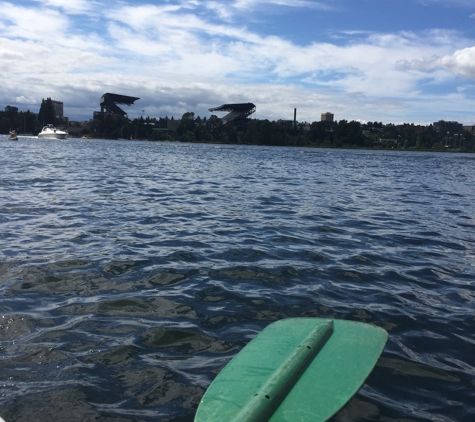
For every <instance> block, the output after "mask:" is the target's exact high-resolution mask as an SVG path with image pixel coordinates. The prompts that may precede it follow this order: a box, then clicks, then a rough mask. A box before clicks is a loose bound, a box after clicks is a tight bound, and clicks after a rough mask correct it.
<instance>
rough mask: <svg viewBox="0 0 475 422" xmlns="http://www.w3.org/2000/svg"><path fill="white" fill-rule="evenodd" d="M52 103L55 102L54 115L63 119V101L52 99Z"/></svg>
mask: <svg viewBox="0 0 475 422" xmlns="http://www.w3.org/2000/svg"><path fill="white" fill-rule="evenodd" d="M51 104H53V110H54V117H55V118H56V119H58V120H62V119H63V102H62V101H55V100H51Z"/></svg>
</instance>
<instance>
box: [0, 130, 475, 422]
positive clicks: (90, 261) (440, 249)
mask: <svg viewBox="0 0 475 422" xmlns="http://www.w3.org/2000/svg"><path fill="white" fill-rule="evenodd" d="M0 169H1V173H0V204H1V207H0V256H1V262H0V318H1V319H0V326H1V327H0V416H1V417H3V418H4V419H5V420H6V421H7V422H20V421H33V420H38V421H48V422H56V421H58V422H59V421H93V420H94V421H101V422H106V421H107V422H112V421H120V422H125V421H156V420H162V421H180V422H183V421H192V420H193V416H194V413H195V410H196V408H197V405H198V403H199V401H200V398H201V396H202V395H203V393H204V391H205V390H206V388H207V387H208V385H209V384H210V383H211V381H212V380H213V379H214V377H215V376H216V374H217V373H218V372H219V371H220V369H221V368H222V367H223V366H224V365H225V364H226V363H227V362H228V361H229V360H230V359H231V358H232V357H233V356H234V355H235V354H236V353H237V352H238V351H239V350H241V349H242V347H244V345H245V344H246V343H247V342H248V341H249V340H250V339H251V338H253V337H254V336H255V335H256V334H257V333H258V332H259V331H260V330H262V329H263V328H264V327H265V326H267V325H268V324H269V323H270V322H272V321H275V320H278V319H281V318H286V317H300V316H312V317H325V318H341V319H349V320H354V321H364V322H368V323H372V324H376V325H378V326H381V327H383V328H385V329H386V330H387V331H388V333H389V340H388V343H387V345H386V348H385V350H384V352H383V354H382V357H381V359H380V360H379V363H378V365H377V366H376V367H375V369H374V371H373V372H372V374H371V375H370V377H369V378H368V380H367V382H366V384H365V385H364V386H363V388H362V389H361V390H360V391H359V393H358V394H357V395H356V396H355V397H354V398H353V399H352V400H351V401H350V402H349V404H348V405H347V406H346V407H345V408H344V409H343V410H342V411H341V412H340V413H339V414H338V415H336V416H335V418H334V419H333V420H334V421H338V422H343V421H347V422H348V421H385V422H396V421H397V422H402V421H404V422H408V421H428V420H430V421H473V420H475V381H474V380H475V353H474V351H475V334H474V333H475V189H474V187H475V155H463V154H445V153H415V152H397V151H394V152H391V151H348V150H325V149H304V148H269V147H256V146H228V145H198V144H181V143H152V142H127V141H106V140H79V139H69V140H65V141H58V140H40V139H36V138H20V140H19V141H18V142H11V141H8V140H7V137H6V136H2V137H0Z"/></svg>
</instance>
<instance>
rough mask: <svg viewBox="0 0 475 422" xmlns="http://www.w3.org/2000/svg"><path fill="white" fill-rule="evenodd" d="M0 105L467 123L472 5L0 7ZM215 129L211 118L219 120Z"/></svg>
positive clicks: (290, 2) (473, 97) (356, 1)
mask: <svg viewBox="0 0 475 422" xmlns="http://www.w3.org/2000/svg"><path fill="white" fill-rule="evenodd" d="M0 76H1V81H2V83H1V84H0V107H1V108H4V107H5V106H6V105H12V106H17V107H18V108H19V109H20V110H24V111H26V110H28V109H29V110H30V111H33V112H38V111H39V107H40V104H41V100H42V98H47V97H51V98H53V99H55V100H58V101H63V102H64V112H65V115H66V116H68V117H69V118H70V119H71V120H89V119H90V118H92V113H93V111H94V110H99V108H100V107H99V99H100V97H101V96H102V94H104V93H106V92H112V93H117V94H124V95H131V96H136V97H140V100H139V101H137V102H136V103H135V105H133V106H131V107H126V108H125V110H126V111H127V112H128V114H129V117H131V118H134V117H138V116H140V115H143V116H144V117H145V116H150V117H165V116H168V117H171V116H174V117H175V118H180V117H181V116H182V114H183V113H185V112H188V111H192V112H194V113H195V115H199V116H201V117H205V116H206V117H209V116H210V114H211V113H210V112H209V111H208V109H209V108H210V107H216V106H219V105H221V104H224V103H232V102H253V103H254V104H256V106H257V113H256V115H255V116H256V117H257V118H260V119H264V118H267V119H270V120H277V119H292V118H293V110H294V108H297V118H298V120H300V121H308V122H313V121H315V120H319V119H320V114H321V113H322V112H325V111H330V112H332V113H334V114H335V119H337V120H341V119H347V120H361V121H382V122H383V123H404V122H407V123H415V124H428V123H431V122H434V121H437V120H441V119H443V120H457V121H459V122H461V123H464V124H475V0H325V1H319V0H227V1H218V0H214V1H213V0H162V1H152V0H149V1H146V0H123V1H120V2H119V1H118V2H114V1H107V2H106V1H99V0H32V1H24V0H15V1H14V2H13V1H12V2H5V1H0ZM219 117H222V116H221V115H219Z"/></svg>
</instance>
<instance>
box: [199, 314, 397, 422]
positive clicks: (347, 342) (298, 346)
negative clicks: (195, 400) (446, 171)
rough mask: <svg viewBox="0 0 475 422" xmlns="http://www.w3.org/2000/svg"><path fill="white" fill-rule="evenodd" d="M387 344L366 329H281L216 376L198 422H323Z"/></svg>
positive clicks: (338, 324) (332, 325)
mask: <svg viewBox="0 0 475 422" xmlns="http://www.w3.org/2000/svg"><path fill="white" fill-rule="evenodd" d="M387 338H388V334H387V332H386V331H385V330H383V329H382V328H379V327H376V326H374V325H370V324H365V323H361V322H354V321H345V320H333V319H322V318H289V319H283V320H279V321H276V322H274V323H272V324H270V325H268V326H267V327H266V328H265V329H264V330H262V331H261V332H260V333H259V334H258V335H257V336H256V337H255V338H254V339H253V340H252V341H250V342H249V343H248V344H247V345H246V347H244V348H243V349H242V350H241V352H239V353H238V354H237V355H236V356H235V357H234V358H233V359H232V360H231V361H230V362H229V363H228V364H227V365H226V366H225V367H224V369H223V370H222V371H221V372H220V373H219V375H218V376H217V377H216V379H215V380H214V381H213V382H212V384H211V385H210V387H209V388H208V390H207V391H206V393H205V395H204V396H203V398H202V400H201V403H200V405H199V407H198V411H197V412H196V416H195V422H215V421H216V422H217V421H220V422H223V421H226V422H251V421H255V422H267V421H269V422H283V421H289V422H296V421H302V422H306V421H308V422H323V421H326V420H328V419H329V418H331V417H332V416H333V415H334V414H335V413H336V412H338V411H339V410H340V409H341V408H342V407H343V406H344V405H345V404H346V403H347V402H348V400H350V399H351V397H353V395H354V394H355V393H356V392H357V391H358V390H359V389H360V387H361V386H362V385H363V383H364V381H365V380H366V378H367V377H368V375H369V374H370V373H371V371H372V370H373V368H374V366H375V365H376V362H377V361H378V358H379V356H380V355H381V353H382V351H383V349H384V345H385V344H386V341H387Z"/></svg>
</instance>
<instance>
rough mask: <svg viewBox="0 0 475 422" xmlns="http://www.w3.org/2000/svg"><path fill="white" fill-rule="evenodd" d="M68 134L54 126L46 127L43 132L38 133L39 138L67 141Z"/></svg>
mask: <svg viewBox="0 0 475 422" xmlns="http://www.w3.org/2000/svg"><path fill="white" fill-rule="evenodd" d="M67 135H68V132H65V131H63V130H59V129H57V128H55V127H54V126H53V125H46V126H45V127H44V128H43V130H42V131H41V132H40V133H38V138H50V139H66V136H67Z"/></svg>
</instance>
